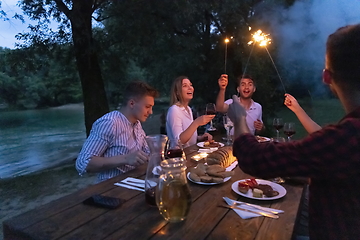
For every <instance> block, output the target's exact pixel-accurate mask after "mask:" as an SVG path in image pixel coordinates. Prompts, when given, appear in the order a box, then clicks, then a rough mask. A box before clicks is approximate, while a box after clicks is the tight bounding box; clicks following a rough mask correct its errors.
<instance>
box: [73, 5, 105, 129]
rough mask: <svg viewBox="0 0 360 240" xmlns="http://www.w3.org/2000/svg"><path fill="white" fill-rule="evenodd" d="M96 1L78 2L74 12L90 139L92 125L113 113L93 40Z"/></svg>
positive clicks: (77, 58)
mask: <svg viewBox="0 0 360 240" xmlns="http://www.w3.org/2000/svg"><path fill="white" fill-rule="evenodd" d="M91 17H92V1H84V0H76V1H75V0H74V1H73V8H72V11H71V17H70V21H71V25H72V36H73V42H74V50H75V58H76V64H77V67H78V72H79V77H80V80H81V86H82V92H83V101H84V115H85V127H86V135H87V136H88V135H89V133H90V130H91V127H92V124H93V123H94V122H95V121H96V119H98V118H99V117H101V116H102V115H104V114H105V113H107V112H109V105H108V102H107V98H106V92H105V88H104V82H103V79H102V76H101V69H100V66H99V62H98V57H97V52H96V51H97V49H96V47H95V44H94V39H93V36H92V26H91Z"/></svg>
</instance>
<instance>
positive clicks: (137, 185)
mask: <svg viewBox="0 0 360 240" xmlns="http://www.w3.org/2000/svg"><path fill="white" fill-rule="evenodd" d="M114 185H116V186H119V187H124V188H128V189H133V190H138V191H142V192H145V180H142V179H137V178H132V177H128V178H125V179H124V180H122V181H120V182H117V183H114Z"/></svg>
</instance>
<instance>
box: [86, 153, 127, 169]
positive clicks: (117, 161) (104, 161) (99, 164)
mask: <svg viewBox="0 0 360 240" xmlns="http://www.w3.org/2000/svg"><path fill="white" fill-rule="evenodd" d="M125 158H126V155H118V156H114V157H98V156H92V157H91V158H90V161H89V163H88V165H87V167H86V171H87V172H92V173H96V172H101V171H104V170H107V169H111V168H116V167H119V166H121V165H124V164H125V163H124V162H125Z"/></svg>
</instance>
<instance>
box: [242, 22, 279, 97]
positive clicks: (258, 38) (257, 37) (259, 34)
mask: <svg viewBox="0 0 360 240" xmlns="http://www.w3.org/2000/svg"><path fill="white" fill-rule="evenodd" d="M250 30H251V27H249V31H250ZM251 35H252V36H253V40H251V41H249V42H248V45H251V44H253V48H252V49H251V52H250V55H249V58H248V61H247V63H246V65H245V70H244V74H243V75H245V72H246V68H247V65H248V63H249V59H250V56H251V54H252V50H253V49H254V46H255V44H256V43H258V44H259V46H260V47H264V48H265V50H266V52H267V53H268V55H269V57H270V60H271V62H272V64H273V66H274V68H275V70H276V73H277V75H278V77H279V79H280V82H281V85H282V87H283V89H284V92H285V93H286V89H285V85H284V83H283V81H282V79H281V77H280V74H279V71H278V70H277V67H276V65H275V62H274V60H273V58H272V57H271V55H270V52H269V50H268V49H267V47H266V46H267V45H268V44H271V38H270V37H269V36H270V34H267V33H264V32H263V31H261V30H260V29H259V30H257V31H256V32H255V33H254V34H251Z"/></svg>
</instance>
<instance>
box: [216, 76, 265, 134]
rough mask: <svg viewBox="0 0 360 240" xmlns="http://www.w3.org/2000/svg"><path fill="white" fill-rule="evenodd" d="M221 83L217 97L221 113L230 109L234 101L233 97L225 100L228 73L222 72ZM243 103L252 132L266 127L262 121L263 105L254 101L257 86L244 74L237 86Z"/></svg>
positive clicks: (232, 132) (218, 108)
mask: <svg viewBox="0 0 360 240" xmlns="http://www.w3.org/2000/svg"><path fill="white" fill-rule="evenodd" d="M218 83H219V88H220V90H219V94H218V96H217V99H216V109H217V110H218V111H219V112H221V113H226V112H227V111H228V109H229V105H230V104H231V103H232V102H233V100H232V99H228V100H226V101H225V102H224V100H225V91H226V87H227V85H228V75H226V74H222V75H221V76H220V78H219V80H218ZM236 90H237V92H238V94H239V96H240V97H239V98H238V101H240V103H241V105H242V106H244V108H245V109H246V113H247V114H246V122H247V125H248V127H249V129H250V132H251V133H252V134H253V135H254V134H255V133H257V132H259V131H261V130H262V129H263V127H264V124H263V122H262V107H261V105H260V104H259V103H257V102H254V100H253V99H252V96H253V94H254V92H255V91H256V86H255V82H254V80H253V79H252V78H251V77H250V76H248V75H244V76H241V77H239V78H238V82H237V88H236ZM233 134H234V131H233V129H232V130H231V132H230V135H233Z"/></svg>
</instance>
